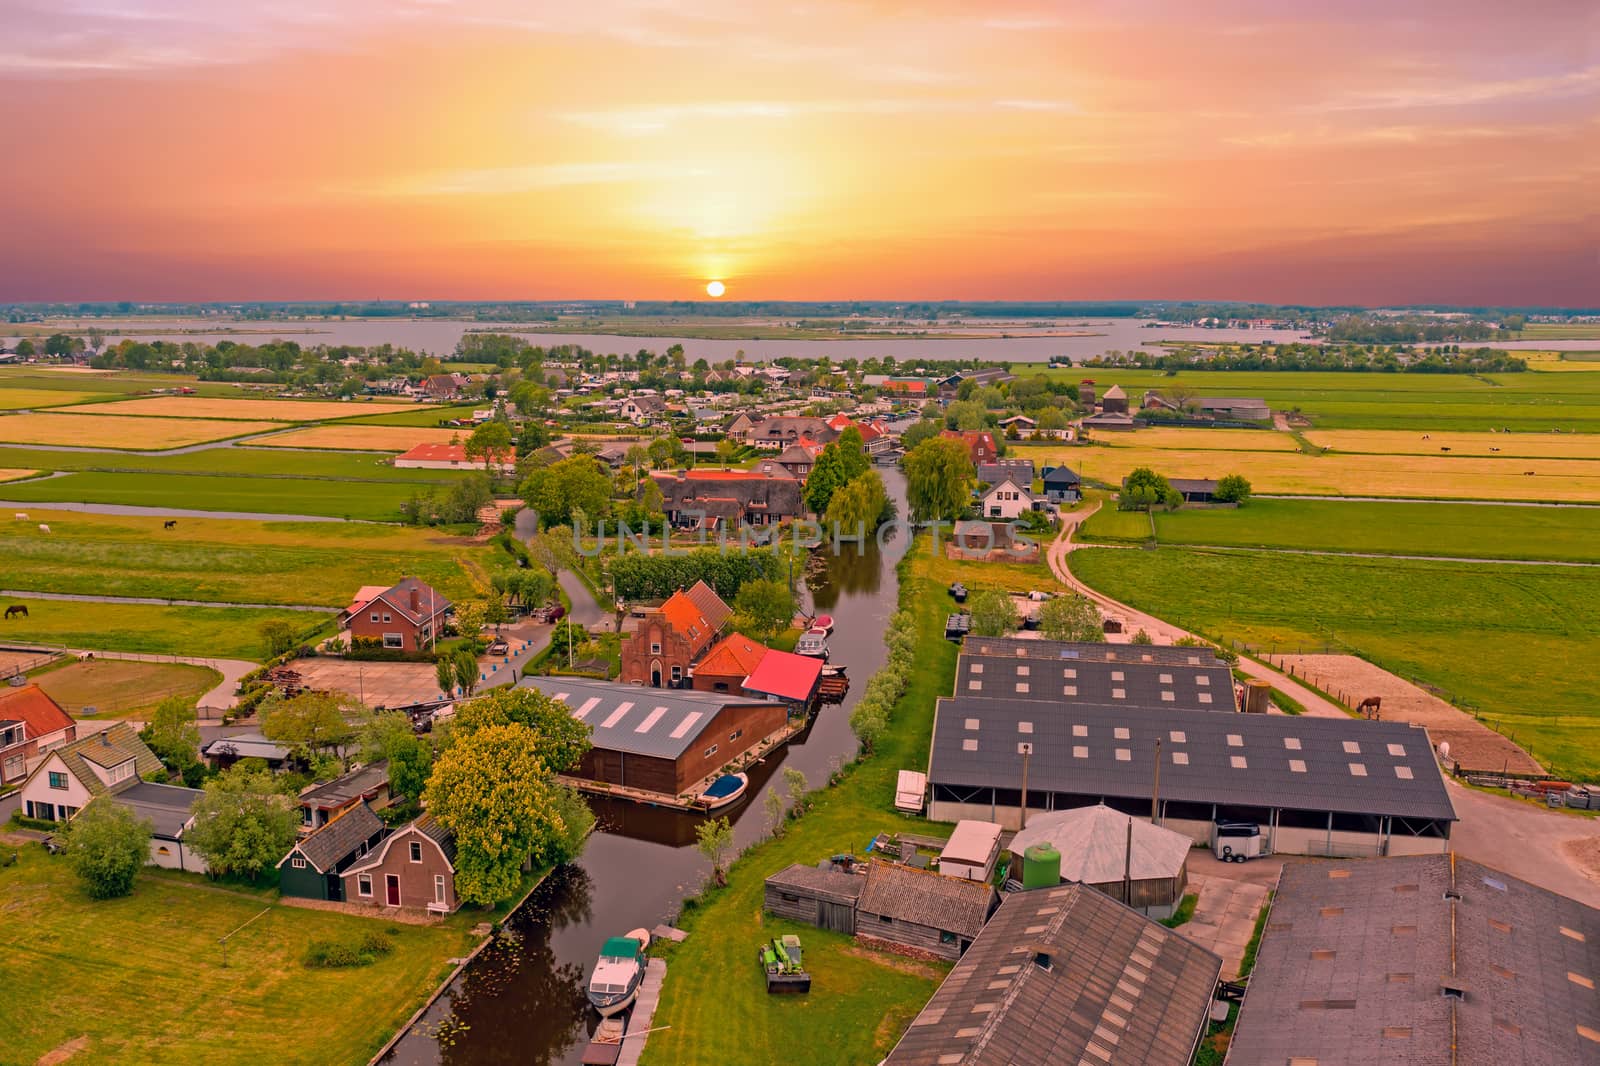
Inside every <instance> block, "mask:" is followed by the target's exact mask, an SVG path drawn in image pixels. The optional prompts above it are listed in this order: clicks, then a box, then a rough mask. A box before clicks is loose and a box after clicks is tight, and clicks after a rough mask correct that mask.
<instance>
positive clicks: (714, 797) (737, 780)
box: [700, 774, 750, 811]
mask: <svg viewBox="0 0 1600 1066" xmlns="http://www.w3.org/2000/svg"><path fill="white" fill-rule="evenodd" d="M749 787H750V778H749V777H748V776H746V775H744V774H723V775H722V776H721V777H719V778H717V779H716V780H715V781H713V782H711V784H709V785H707V786H706V790H705V791H704V792H702V793H700V799H701V800H703V801H704V802H705V805H706V810H708V811H714V810H717V809H718V808H721V807H726V806H727V805H728V804H730V803H732V802H733V801H734V800H737V799H738V798H739V797H740V796H742V795H744V791H745V789H747V788H749Z"/></svg>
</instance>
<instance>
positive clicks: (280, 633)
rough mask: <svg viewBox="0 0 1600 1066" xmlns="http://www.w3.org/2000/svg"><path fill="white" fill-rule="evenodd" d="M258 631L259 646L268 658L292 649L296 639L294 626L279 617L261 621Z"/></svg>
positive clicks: (273, 657) (274, 657)
mask: <svg viewBox="0 0 1600 1066" xmlns="http://www.w3.org/2000/svg"><path fill="white" fill-rule="evenodd" d="M258 632H259V633H260V634H261V646H262V648H263V649H264V650H265V651H266V654H267V658H269V659H276V658H277V657H278V656H280V655H284V654H286V653H288V652H290V651H292V650H293V649H294V646H295V643H296V641H297V639H298V638H297V635H296V633H295V629H294V626H293V625H291V624H289V623H288V622H286V621H284V620H283V619H281V618H274V619H272V620H271V621H267V622H262V623H261V626H260V629H259V630H258Z"/></svg>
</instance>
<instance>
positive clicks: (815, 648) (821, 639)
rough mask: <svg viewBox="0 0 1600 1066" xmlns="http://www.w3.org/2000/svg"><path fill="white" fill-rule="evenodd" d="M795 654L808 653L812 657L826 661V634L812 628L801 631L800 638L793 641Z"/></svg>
mask: <svg viewBox="0 0 1600 1066" xmlns="http://www.w3.org/2000/svg"><path fill="white" fill-rule="evenodd" d="M794 650H795V654H796V655H809V656H811V657H812V658H813V659H821V660H822V661H823V662H827V661H828V634H826V633H824V632H822V631H820V630H816V629H812V630H809V631H808V632H805V633H802V634H801V635H800V639H799V640H797V641H795V645H794Z"/></svg>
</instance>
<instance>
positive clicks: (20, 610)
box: [6, 603, 28, 622]
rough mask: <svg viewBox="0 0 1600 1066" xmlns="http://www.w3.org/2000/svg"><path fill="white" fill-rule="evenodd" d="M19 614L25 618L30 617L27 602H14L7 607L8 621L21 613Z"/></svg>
mask: <svg viewBox="0 0 1600 1066" xmlns="http://www.w3.org/2000/svg"><path fill="white" fill-rule="evenodd" d="M19 614H20V615H21V616H22V617H24V618H26V617H28V605H27V604H25V603H13V604H12V605H11V606H10V607H7V608H6V621H8V622H9V621H11V619H12V617H13V616H15V615H19Z"/></svg>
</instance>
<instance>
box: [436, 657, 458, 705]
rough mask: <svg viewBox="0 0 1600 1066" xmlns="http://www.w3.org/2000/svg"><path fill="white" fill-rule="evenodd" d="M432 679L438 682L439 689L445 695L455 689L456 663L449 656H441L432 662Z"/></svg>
mask: <svg viewBox="0 0 1600 1066" xmlns="http://www.w3.org/2000/svg"><path fill="white" fill-rule="evenodd" d="M433 676H434V679H435V680H437V681H438V682H439V691H440V692H442V693H444V694H445V695H446V696H448V695H450V694H451V693H453V692H454V691H455V690H456V663H455V659H453V658H451V657H450V656H443V657H441V658H440V659H439V660H438V661H437V662H435V663H434V664H433Z"/></svg>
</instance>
